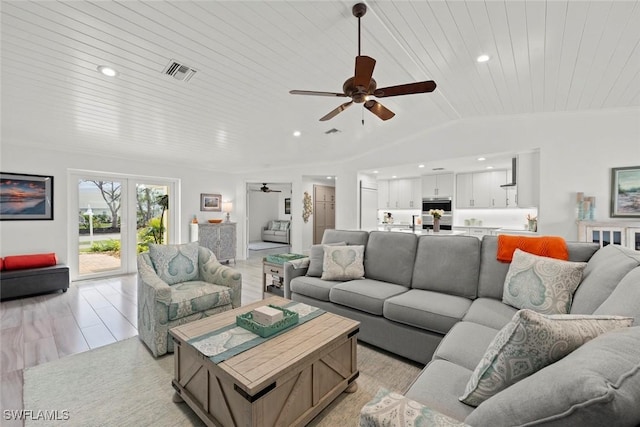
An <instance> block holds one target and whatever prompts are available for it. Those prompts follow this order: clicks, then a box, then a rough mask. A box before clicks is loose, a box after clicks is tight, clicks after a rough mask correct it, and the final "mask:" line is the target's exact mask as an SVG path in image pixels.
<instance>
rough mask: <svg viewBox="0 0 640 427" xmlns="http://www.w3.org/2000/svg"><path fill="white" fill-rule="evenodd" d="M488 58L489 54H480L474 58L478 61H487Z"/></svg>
mask: <svg viewBox="0 0 640 427" xmlns="http://www.w3.org/2000/svg"><path fill="white" fill-rule="evenodd" d="M488 60H489V55H480V56H478V57H477V58H476V61H478V62H487V61H488Z"/></svg>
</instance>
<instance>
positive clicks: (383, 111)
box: [364, 100, 396, 120]
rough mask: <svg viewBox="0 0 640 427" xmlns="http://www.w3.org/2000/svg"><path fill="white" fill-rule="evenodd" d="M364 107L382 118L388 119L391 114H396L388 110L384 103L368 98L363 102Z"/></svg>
mask: <svg viewBox="0 0 640 427" xmlns="http://www.w3.org/2000/svg"><path fill="white" fill-rule="evenodd" d="M364 108H366V109H367V110H369V111H371V112H372V113H373V114H375V115H376V116H378V117H380V119H382V120H389V119H390V118H392V117H393V116H395V115H396V113H394V112H393V111H391V110H389V109H388V108H387V107H385V106H384V105H382V104H380V103H379V102H378V101H374V100H369V101H367V102H365V103H364Z"/></svg>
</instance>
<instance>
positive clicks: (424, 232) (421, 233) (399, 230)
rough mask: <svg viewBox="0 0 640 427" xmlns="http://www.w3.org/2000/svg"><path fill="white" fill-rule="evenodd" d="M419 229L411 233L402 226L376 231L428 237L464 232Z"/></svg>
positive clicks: (406, 227) (461, 232)
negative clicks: (436, 231) (428, 235)
mask: <svg viewBox="0 0 640 427" xmlns="http://www.w3.org/2000/svg"><path fill="white" fill-rule="evenodd" d="M419 227H420V228H419V229H417V230H415V231H413V230H411V229H410V228H408V226H406V225H405V226H404V228H398V227H392V228H391V229H388V228H385V227H382V226H381V227H378V231H390V232H392V233H413V234H415V235H417V236H426V235H427V234H430V235H441V236H442V235H452V236H453V235H458V234H465V232H464V231H458V230H440V231H439V232H438V233H434V232H433V230H428V229H425V230H423V229H422V225H420V226H419Z"/></svg>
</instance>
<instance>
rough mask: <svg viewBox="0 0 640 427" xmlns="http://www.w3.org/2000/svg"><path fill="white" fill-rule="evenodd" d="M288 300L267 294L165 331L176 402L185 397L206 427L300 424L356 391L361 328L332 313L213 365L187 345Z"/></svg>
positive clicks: (357, 324)
mask: <svg viewBox="0 0 640 427" xmlns="http://www.w3.org/2000/svg"><path fill="white" fill-rule="evenodd" d="M290 302H291V301H289V300H286V299H284V298H280V297H272V298H268V299H266V300H263V301H259V302H256V303H253V304H249V305H246V306H243V307H240V308H237V309H235V310H231V311H227V312H224V313H221V314H218V315H215V316H211V317H207V318H205V319H201V320H198V321H195V322H191V323H188V324H186V325H182V326H178V327H175V328H173V329H171V330H170V334H171V336H172V337H173V340H174V342H175V355H174V358H175V378H174V380H173V382H172V384H173V387H174V388H175V389H176V398H175V399H174V400H175V401H180V400H184V401H185V402H186V403H187V404H188V405H189V407H191V409H192V410H193V411H194V412H195V413H196V414H197V415H198V416H199V417H200V419H202V421H203V422H204V423H205V424H207V425H208V426H256V427H257V426H261V427H263V426H275V425H278V426H281V425H282V426H289V425H294V426H302V425H306V424H307V423H308V422H309V421H311V420H312V419H313V418H314V417H315V416H316V415H318V413H320V411H322V410H323V409H324V408H325V407H326V406H327V405H329V403H331V401H333V400H334V399H335V398H336V397H337V396H338V395H339V394H340V393H342V392H343V391H348V392H352V391H355V390H356V389H357V385H356V383H355V382H354V381H355V379H356V378H357V377H358V368H357V356H356V348H357V345H356V344H357V339H356V334H357V333H358V327H359V325H360V324H359V322H356V321H354V320H351V319H347V318H344V317H342V316H338V315H335V314H332V313H328V312H327V313H324V314H322V315H320V316H318V317H316V318H314V319H312V320H309V321H308V322H306V323H303V324H301V325H299V326H296V327H293V328H291V329H289V330H288V331H287V332H285V333H283V334H281V335H279V336H276V337H275V338H272V339H270V340H267V341H265V342H264V343H262V344H259V345H258V346H256V347H253V348H251V349H249V350H246V351H244V352H242V353H240V354H238V355H236V356H233V357H231V358H229V359H227V360H225V361H223V362H221V363H218V364H216V363H213V362H212V361H211V360H210V359H209V358H208V357H206V356H205V355H204V354H202V353H201V352H200V351H199V350H197V349H196V348H195V347H194V346H192V345H190V344H189V343H188V340H190V339H192V338H196V337H199V336H202V335H204V334H206V333H208V332H212V331H215V330H217V329H220V328H222V327H224V326H227V325H230V324H235V319H236V315H238V314H241V313H246V312H249V311H251V310H253V309H254V308H256V307H260V306H263V305H266V304H274V305H278V306H283V305H285V304H288V303H290Z"/></svg>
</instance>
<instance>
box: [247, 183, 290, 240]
mask: <svg viewBox="0 0 640 427" xmlns="http://www.w3.org/2000/svg"><path fill="white" fill-rule="evenodd" d="M280 195H281V193H263V192H262V191H249V195H248V199H249V201H248V203H249V225H248V230H247V232H248V234H249V242H255V241H260V240H262V228H263V227H264V226H266V225H267V224H268V223H269V222H270V221H272V220H274V219H280V218H279V209H278V207H279V205H280V198H281V196H280ZM282 204H284V201H283V202H282ZM283 211H284V209H283Z"/></svg>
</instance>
